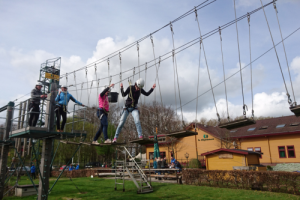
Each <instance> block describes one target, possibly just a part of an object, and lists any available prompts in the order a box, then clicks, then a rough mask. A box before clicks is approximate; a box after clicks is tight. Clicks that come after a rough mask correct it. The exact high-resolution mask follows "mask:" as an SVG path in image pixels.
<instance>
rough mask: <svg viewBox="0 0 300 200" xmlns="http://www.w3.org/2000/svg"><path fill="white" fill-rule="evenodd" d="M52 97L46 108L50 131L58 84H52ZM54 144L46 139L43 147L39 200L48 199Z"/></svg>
mask: <svg viewBox="0 0 300 200" xmlns="http://www.w3.org/2000/svg"><path fill="white" fill-rule="evenodd" d="M50 90H51V95H49V96H48V98H47V99H48V100H49V101H48V103H47V108H46V113H47V114H48V115H46V121H45V127H47V128H48V131H50V132H51V131H54V130H55V129H54V122H55V120H54V117H55V115H54V109H55V106H54V105H55V97H56V95H57V84H56V83H55V82H52V83H51V84H50ZM52 142H53V139H44V140H43V147H42V157H41V165H40V172H41V175H40V177H39V190H38V200H47V199H48V190H49V177H50V171H51V170H50V165H51V160H52V156H51V152H52Z"/></svg>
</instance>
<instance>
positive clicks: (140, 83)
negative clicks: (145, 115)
mask: <svg viewBox="0 0 300 200" xmlns="http://www.w3.org/2000/svg"><path fill="white" fill-rule="evenodd" d="M144 85H145V83H144V80H143V79H141V78H140V79H138V80H137V81H136V82H135V84H134V85H130V86H129V87H128V88H127V89H126V91H125V92H124V90H123V84H122V83H121V84H120V87H121V93H122V96H123V97H125V96H126V95H128V98H127V99H126V101H125V107H124V108H123V114H122V116H121V119H120V123H119V125H118V128H117V130H116V134H115V137H114V140H113V142H114V143H116V142H117V139H118V137H119V135H120V132H121V130H122V128H123V126H124V124H125V121H126V119H127V117H128V115H129V113H131V114H132V116H133V119H134V123H135V126H136V129H137V132H138V136H139V138H140V139H142V138H143V134H142V126H141V122H140V117H139V111H138V109H137V104H138V101H139V97H140V95H141V94H143V95H145V96H149V95H150V94H151V93H152V92H153V90H154V89H155V87H156V85H155V84H154V85H153V86H152V88H151V89H150V90H149V91H148V92H146V91H145V90H144V89H143V87H144Z"/></svg>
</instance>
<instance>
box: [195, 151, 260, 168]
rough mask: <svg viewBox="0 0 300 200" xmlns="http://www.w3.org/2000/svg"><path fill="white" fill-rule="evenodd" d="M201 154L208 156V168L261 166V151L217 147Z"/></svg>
mask: <svg viewBox="0 0 300 200" xmlns="http://www.w3.org/2000/svg"><path fill="white" fill-rule="evenodd" d="M201 155H202V156H205V157H206V169H207V170H233V169H234V167H236V168H237V169H247V168H245V167H249V166H259V165H260V161H259V160H260V159H259V158H260V156H261V153H258V152H254V151H247V150H241V149H216V150H214V151H210V152H207V153H203V154H201ZM240 167H244V168H240Z"/></svg>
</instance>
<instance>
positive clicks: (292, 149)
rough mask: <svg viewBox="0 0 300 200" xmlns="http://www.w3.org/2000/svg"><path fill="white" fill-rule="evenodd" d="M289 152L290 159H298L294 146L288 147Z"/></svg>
mask: <svg viewBox="0 0 300 200" xmlns="http://www.w3.org/2000/svg"><path fill="white" fill-rule="evenodd" d="M287 152H288V156H289V158H296V154H295V148H294V146H287Z"/></svg>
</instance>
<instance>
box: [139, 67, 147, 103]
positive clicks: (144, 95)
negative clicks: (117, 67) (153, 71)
mask: <svg viewBox="0 0 300 200" xmlns="http://www.w3.org/2000/svg"><path fill="white" fill-rule="evenodd" d="M147 68H148V67H147V62H146V63H145V85H144V87H145V88H146V83H147ZM141 90H142V89H140V93H141ZM145 98H146V96H145V95H144V104H146V99H145Z"/></svg>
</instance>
